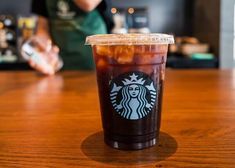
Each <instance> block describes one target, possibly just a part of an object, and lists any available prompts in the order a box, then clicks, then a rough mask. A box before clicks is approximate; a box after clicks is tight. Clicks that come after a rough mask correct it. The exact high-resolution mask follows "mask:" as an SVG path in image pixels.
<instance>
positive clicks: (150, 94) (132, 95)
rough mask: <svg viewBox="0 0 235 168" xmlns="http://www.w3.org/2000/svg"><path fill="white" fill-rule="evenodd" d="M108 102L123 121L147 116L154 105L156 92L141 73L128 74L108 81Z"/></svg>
mask: <svg viewBox="0 0 235 168" xmlns="http://www.w3.org/2000/svg"><path fill="white" fill-rule="evenodd" d="M110 88H111V90H110V100H111V103H112V105H113V108H114V109H115V111H116V112H117V113H118V114H119V115H121V116H122V117H123V118H125V119H129V120H138V119H141V118H144V117H145V116H147V115H148V114H149V113H150V112H151V111H152V109H153V107H154V105H155V103H156V97H157V91H156V88H155V86H154V83H153V81H152V80H151V78H150V77H149V76H148V75H147V74H145V73H143V72H128V73H125V74H121V75H119V76H118V77H116V78H114V79H112V80H111V81H110Z"/></svg>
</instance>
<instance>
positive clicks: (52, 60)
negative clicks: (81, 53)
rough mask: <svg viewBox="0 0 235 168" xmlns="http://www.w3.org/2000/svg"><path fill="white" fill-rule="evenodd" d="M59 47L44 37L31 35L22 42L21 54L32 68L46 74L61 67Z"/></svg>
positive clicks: (52, 72)
mask: <svg viewBox="0 0 235 168" xmlns="http://www.w3.org/2000/svg"><path fill="white" fill-rule="evenodd" d="M58 53H59V49H58V47H55V46H53V45H52V42H51V41H50V40H48V39H46V38H43V37H39V36H33V37H31V38H30V39H28V40H27V41H26V42H25V43H23V45H22V47H21V55H22V57H23V58H24V59H25V60H26V61H29V62H30V63H31V64H32V65H33V67H34V68H36V69H37V70H39V71H42V72H44V73H48V74H54V73H55V72H57V71H59V70H60V69H61V68H62V67H63V60H62V59H61V57H60V56H59V54H58Z"/></svg>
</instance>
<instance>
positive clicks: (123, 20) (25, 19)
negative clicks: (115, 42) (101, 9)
mask: <svg viewBox="0 0 235 168" xmlns="http://www.w3.org/2000/svg"><path fill="white" fill-rule="evenodd" d="M234 9H235V0H145V1H143V0H112V8H111V10H110V12H111V13H112V15H113V19H114V23H115V26H114V28H113V30H112V31H113V33H127V32H130V33H149V32H153V33H156V32H161V33H169V34H173V35H174V36H175V38H176V44H175V45H172V46H170V48H169V50H170V52H169V57H168V62H167V66H168V67H169V68H175V69H182V68H183V69H190V68H233V67H234V66H235V50H234V49H235V42H234V37H235V36H234V27H235V26H234V25H235V23H234V16H235V10H234ZM30 11H31V0H20V1H19V0H1V1H0V70H16V69H19V70H21V69H30V68H29V66H28V65H27V63H26V62H25V61H24V60H22V59H21V57H20V54H19V46H20V45H21V43H22V41H24V40H25V39H27V38H29V37H30V36H32V35H33V33H34V31H35V27H36V25H37V17H36V16H34V15H32V14H31V12H30Z"/></svg>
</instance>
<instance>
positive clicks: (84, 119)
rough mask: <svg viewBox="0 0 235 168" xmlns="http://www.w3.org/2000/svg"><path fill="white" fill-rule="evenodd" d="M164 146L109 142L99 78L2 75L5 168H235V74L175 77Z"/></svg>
mask: <svg viewBox="0 0 235 168" xmlns="http://www.w3.org/2000/svg"><path fill="white" fill-rule="evenodd" d="M166 76H167V78H166V84H165V94H164V105H163V115H162V127H161V131H162V132H161V135H160V144H159V145H158V146H156V147H153V148H150V149H146V150H142V151H119V150H115V149H111V148H109V147H107V146H106V145H105V144H104V142H103V139H102V138H103V137H102V132H101V131H102V127H101V120H100V113H99V104H98V95H97V88H96V83H95V82H96V79H95V74H94V73H91V72H64V73H61V74H58V75H56V76H52V77H43V76H39V75H36V74H35V73H34V72H1V73H0V167H24V168H25V167H34V168H35V167H82V166H84V167H138V166H140V167H191V168H192V167H208V168H212V167H213V168H214V167H221V168H227V167H235V71H217V70H200V71H199V70H198V71H175V70H168V71H167V75H166Z"/></svg>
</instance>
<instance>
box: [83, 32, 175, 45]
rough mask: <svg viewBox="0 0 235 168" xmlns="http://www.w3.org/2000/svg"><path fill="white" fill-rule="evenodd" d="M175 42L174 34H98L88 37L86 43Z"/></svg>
mask: <svg viewBox="0 0 235 168" xmlns="http://www.w3.org/2000/svg"><path fill="white" fill-rule="evenodd" d="M157 44H174V37H173V35H169V34H162V33H148V34H97V35H91V36H88V37H87V38H86V42H85V45H157Z"/></svg>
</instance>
